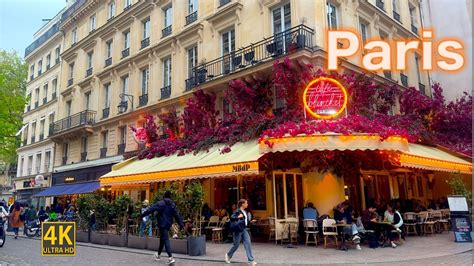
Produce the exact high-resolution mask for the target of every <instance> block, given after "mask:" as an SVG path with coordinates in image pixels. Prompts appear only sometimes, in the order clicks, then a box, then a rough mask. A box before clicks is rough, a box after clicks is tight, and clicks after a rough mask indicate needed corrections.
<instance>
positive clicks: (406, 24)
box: [50, 0, 431, 199]
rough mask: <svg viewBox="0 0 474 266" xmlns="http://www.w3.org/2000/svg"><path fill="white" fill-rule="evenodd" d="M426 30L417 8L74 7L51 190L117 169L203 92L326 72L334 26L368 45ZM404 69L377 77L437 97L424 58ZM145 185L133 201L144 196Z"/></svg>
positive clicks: (345, 3)
mask: <svg viewBox="0 0 474 266" xmlns="http://www.w3.org/2000/svg"><path fill="white" fill-rule="evenodd" d="M421 26H422V25H421V19H420V6H419V2H418V1H415V0H408V1H401V0H385V1H382V0H369V1H366V0H327V1H326V0H324V1H323V0H298V1H297V0H290V1H279V0H141V1H138V0H89V1H85V0H82V1H81V0H78V1H76V3H75V4H74V5H72V6H71V7H70V8H69V9H68V10H66V12H64V13H63V15H62V18H61V24H60V31H61V32H62V33H63V43H62V46H61V47H62V48H61V59H62V63H61V69H60V71H59V74H58V75H59V76H58V82H59V83H58V84H59V86H58V88H59V89H58V112H57V115H56V117H55V122H54V124H52V125H51V128H50V134H51V135H50V138H51V139H52V140H53V141H54V142H55V143H56V149H55V156H54V158H55V160H54V167H55V175H56V174H57V177H58V180H56V181H55V179H54V178H53V185H54V184H61V183H66V179H67V178H68V177H69V178H72V179H74V180H75V181H90V180H94V179H96V178H98V177H99V176H100V175H101V174H103V173H104V172H107V171H109V170H110V167H111V165H112V164H113V163H116V162H119V161H121V160H122V158H123V157H122V154H124V153H126V152H129V151H134V150H137V148H138V145H137V144H136V142H135V141H134V140H133V137H132V134H131V131H130V129H129V126H139V125H141V124H142V123H143V122H144V115H145V114H146V113H152V114H158V113H161V112H164V111H166V110H167V108H169V107H170V106H176V107H178V109H179V108H180V106H181V107H182V106H183V103H184V101H185V99H186V98H188V97H190V96H191V95H192V91H193V90H195V89H197V88H200V89H204V90H209V91H214V92H216V93H217V95H218V97H219V98H222V95H223V89H224V88H225V84H226V82H228V81H229V80H231V79H235V78H244V79H246V80H253V79H256V78H258V76H259V75H261V74H264V73H268V72H269V71H271V66H272V64H273V61H274V60H275V59H276V58H279V57H284V56H288V57H289V58H290V59H292V60H297V61H298V62H301V63H313V64H314V65H316V66H319V67H323V68H324V66H325V65H326V56H327V54H326V51H327V49H326V47H325V43H326V40H325V38H326V29H327V28H335V29H356V30H357V31H359V32H360V34H361V36H362V38H363V39H364V40H368V39H370V38H379V37H380V36H381V37H383V38H386V39H401V38H403V39H407V38H415V39H417V38H419V36H418V34H419V33H420V29H421ZM408 60H409V69H408V71H406V72H404V73H400V72H385V73H383V72H380V73H369V75H372V76H373V77H374V79H376V80H377V81H379V82H386V83H393V84H395V83H398V84H399V85H400V86H404V87H407V86H415V87H417V88H419V89H420V90H422V91H424V92H425V94H427V95H430V94H431V92H430V89H429V88H430V84H429V77H428V73H426V72H423V71H421V69H420V65H421V63H420V62H421V61H420V60H421V56H420V55H418V54H416V53H412V54H409V55H408ZM359 61H360V58H358V57H354V58H350V59H349V60H348V61H342V62H341V66H342V68H341V71H342V70H343V69H351V70H355V71H362V69H361V68H360V67H359V65H360V64H359ZM218 103H219V106H218V108H219V109H220V110H222V109H223V108H224V107H223V105H224V103H223V102H222V100H220V101H219V102H218ZM221 113H222V112H221ZM87 169H89V170H87ZM107 169H108V170H107ZM74 171H76V172H74ZM77 171H79V172H77ZM86 172H88V173H86ZM79 176H80V177H79ZM148 186H149V185H146V184H145V185H143V188H142V190H143V192H140V191H138V192H136V193H137V194H136V195H134V197H136V199H140V198H144V197H147V196H148V194H149V189H148Z"/></svg>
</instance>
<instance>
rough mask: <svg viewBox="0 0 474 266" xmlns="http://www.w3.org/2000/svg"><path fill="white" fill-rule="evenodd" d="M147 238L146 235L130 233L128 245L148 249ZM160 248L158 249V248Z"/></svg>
mask: <svg viewBox="0 0 474 266" xmlns="http://www.w3.org/2000/svg"><path fill="white" fill-rule="evenodd" d="M146 244H147V239H146V237H140V236H133V235H128V242H127V247H129V248H138V249H146V246H147V245H146ZM156 250H158V249H156Z"/></svg>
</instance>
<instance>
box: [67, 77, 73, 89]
mask: <svg viewBox="0 0 474 266" xmlns="http://www.w3.org/2000/svg"><path fill="white" fill-rule="evenodd" d="M72 84H74V78H70V79H69V80H68V81H67V86H68V87H69V86H72Z"/></svg>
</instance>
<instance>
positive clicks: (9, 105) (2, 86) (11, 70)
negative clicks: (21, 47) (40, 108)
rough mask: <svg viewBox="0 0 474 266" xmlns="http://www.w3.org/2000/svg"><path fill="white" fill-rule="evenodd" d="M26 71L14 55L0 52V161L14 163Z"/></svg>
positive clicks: (20, 60)
mask: <svg viewBox="0 0 474 266" xmlns="http://www.w3.org/2000/svg"><path fill="white" fill-rule="evenodd" d="M27 71H28V69H27V66H26V64H25V63H24V61H23V60H22V59H21V58H20V57H19V56H18V55H17V54H16V53H10V52H6V51H4V50H0V103H1V104H0V161H4V162H6V163H11V162H14V161H15V157H16V156H15V155H16V148H17V147H18V144H19V138H18V137H17V136H15V135H16V132H18V130H19V129H20V128H21V126H22V115H23V109H24V107H25V103H26V97H25V90H26V77H27V75H28V73H27Z"/></svg>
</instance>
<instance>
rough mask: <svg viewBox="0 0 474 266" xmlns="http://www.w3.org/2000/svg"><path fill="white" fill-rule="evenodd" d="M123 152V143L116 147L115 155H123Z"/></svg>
mask: <svg viewBox="0 0 474 266" xmlns="http://www.w3.org/2000/svg"><path fill="white" fill-rule="evenodd" d="M124 152H125V143H122V144H119V145H117V154H118V155H120V154H124Z"/></svg>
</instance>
